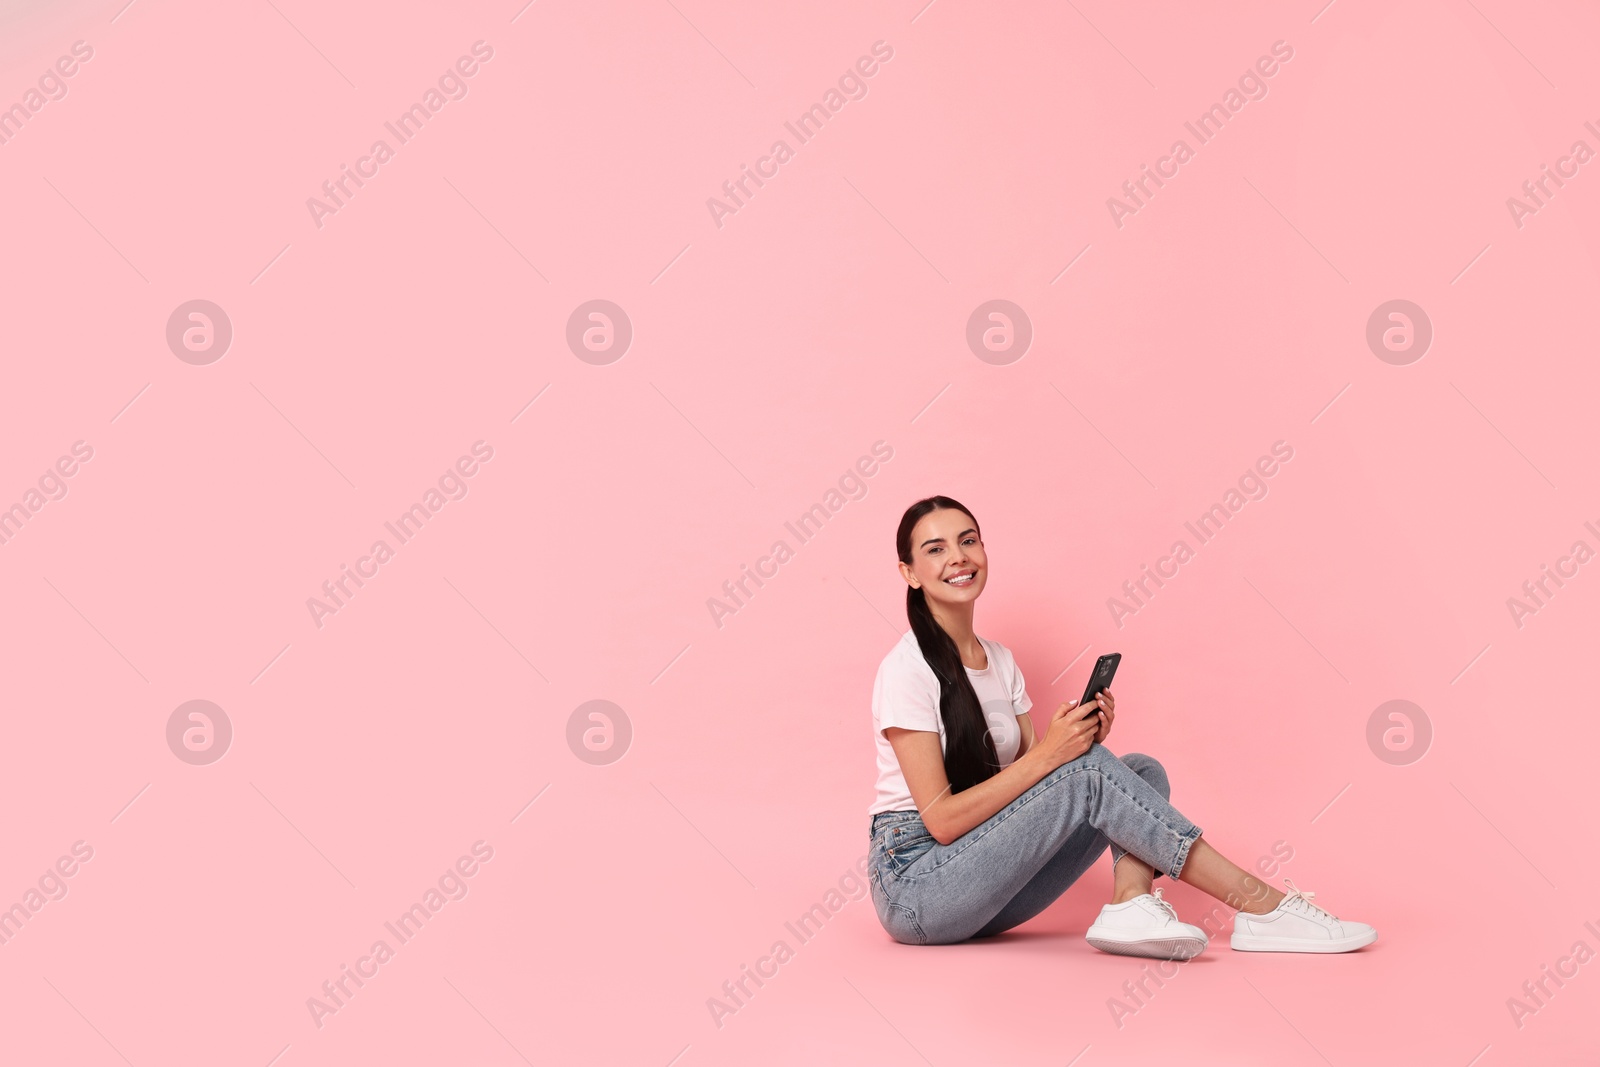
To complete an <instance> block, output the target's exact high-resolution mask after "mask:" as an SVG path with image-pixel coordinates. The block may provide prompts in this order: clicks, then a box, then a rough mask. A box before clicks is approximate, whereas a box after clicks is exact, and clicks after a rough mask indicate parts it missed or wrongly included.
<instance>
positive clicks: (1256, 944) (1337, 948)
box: [1230, 930, 1378, 952]
mask: <svg viewBox="0 0 1600 1067" xmlns="http://www.w3.org/2000/svg"><path fill="white" fill-rule="evenodd" d="M1376 940H1378V931H1376V930H1374V931H1372V932H1371V933H1370V934H1357V935H1355V936H1354V937H1341V938H1339V939H1338V940H1331V941H1310V940H1307V939H1306V938H1303V937H1254V936H1248V935H1247V936H1245V937H1238V936H1235V937H1234V938H1232V940H1231V942H1230V944H1231V946H1232V947H1233V949H1234V950H1235V951H1236V952H1353V951H1355V950H1356V949H1358V948H1362V947H1364V946H1366V945H1370V944H1372V943H1373V942H1374V941H1376Z"/></svg>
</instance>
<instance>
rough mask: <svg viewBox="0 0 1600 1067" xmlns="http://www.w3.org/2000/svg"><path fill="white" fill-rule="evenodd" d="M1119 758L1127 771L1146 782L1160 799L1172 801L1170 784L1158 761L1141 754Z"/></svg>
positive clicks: (1130, 753)
mask: <svg viewBox="0 0 1600 1067" xmlns="http://www.w3.org/2000/svg"><path fill="white" fill-rule="evenodd" d="M1121 758H1122V762H1123V763H1126V764H1127V765H1128V769H1129V770H1131V771H1133V773H1135V774H1137V775H1138V776H1139V777H1140V778H1143V779H1144V780H1145V781H1146V782H1148V783H1149V784H1150V787H1151V788H1152V789H1154V790H1155V791H1156V792H1157V793H1160V794H1161V796H1162V799H1164V800H1171V799H1172V784H1171V783H1170V782H1168V781H1167V769H1166V768H1165V767H1163V766H1161V761H1160V760H1158V759H1156V758H1155V757H1154V756H1147V755H1145V754H1144V753H1143V752H1129V753H1128V754H1127V755H1125V756H1123V757H1121Z"/></svg>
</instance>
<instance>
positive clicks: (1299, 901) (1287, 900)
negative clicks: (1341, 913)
mask: <svg viewBox="0 0 1600 1067" xmlns="http://www.w3.org/2000/svg"><path fill="white" fill-rule="evenodd" d="M1283 884H1284V885H1286V886H1288V887H1289V892H1287V893H1285V894H1284V897H1283V902H1282V903H1281V904H1279V905H1278V907H1280V908H1284V909H1285V910H1298V911H1304V912H1307V913H1309V914H1310V915H1311V917H1312V918H1316V917H1317V916H1318V915H1325V916H1327V917H1328V918H1329V919H1332V920H1333V921H1334V922H1338V921H1339V917H1338V916H1337V915H1335V914H1334V913H1333V912H1331V911H1329V910H1328V909H1327V908H1324V907H1322V906H1321V905H1320V904H1313V903H1312V902H1311V898H1312V897H1314V896H1316V895H1317V894H1316V893H1314V892H1311V891H1309V890H1301V889H1300V888H1299V887H1298V886H1296V885H1295V884H1294V883H1293V882H1291V881H1290V880H1289V879H1287V878H1285V879H1284V880H1283Z"/></svg>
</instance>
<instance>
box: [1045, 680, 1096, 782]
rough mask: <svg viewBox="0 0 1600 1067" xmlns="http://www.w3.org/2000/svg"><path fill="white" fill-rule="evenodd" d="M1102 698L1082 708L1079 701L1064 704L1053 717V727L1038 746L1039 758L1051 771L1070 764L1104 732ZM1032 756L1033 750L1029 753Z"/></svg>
mask: <svg viewBox="0 0 1600 1067" xmlns="http://www.w3.org/2000/svg"><path fill="white" fill-rule="evenodd" d="M1100 708H1101V699H1100V698H1096V699H1094V700H1091V701H1090V702H1089V703H1087V704H1085V705H1083V706H1082V707H1078V702H1077V701H1076V700H1074V701H1071V702H1069V703H1066V704H1063V705H1061V706H1060V707H1059V708H1057V709H1056V712H1055V714H1054V715H1052V716H1050V726H1049V728H1048V729H1047V730H1046V731H1045V735H1044V739H1043V740H1041V741H1040V742H1039V744H1038V751H1039V758H1040V759H1042V760H1044V761H1045V765H1046V766H1048V767H1049V768H1050V769H1051V770H1054V769H1055V768H1057V767H1059V766H1061V765H1062V764H1063V763H1070V762H1072V761H1073V760H1075V759H1077V758H1078V757H1079V756H1081V755H1083V754H1084V753H1085V752H1087V751H1089V746H1090V745H1092V744H1094V741H1095V734H1096V732H1098V730H1099V729H1101V726H1100V718H1099V712H1100ZM1029 754H1030V755H1031V754H1032V750H1029Z"/></svg>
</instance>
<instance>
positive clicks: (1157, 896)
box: [1150, 888, 1180, 922]
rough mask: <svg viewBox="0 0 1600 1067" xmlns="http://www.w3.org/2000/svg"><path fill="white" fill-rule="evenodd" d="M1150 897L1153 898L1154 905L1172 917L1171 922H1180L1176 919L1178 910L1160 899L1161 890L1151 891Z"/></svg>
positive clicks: (1168, 902)
mask: <svg viewBox="0 0 1600 1067" xmlns="http://www.w3.org/2000/svg"><path fill="white" fill-rule="evenodd" d="M1150 895H1151V896H1152V897H1154V898H1155V902H1156V904H1157V905H1158V906H1160V908H1161V909H1162V910H1163V911H1165V912H1166V913H1167V914H1168V915H1170V916H1172V921H1173V922H1179V921H1180V920H1179V918H1178V910H1177V909H1176V908H1174V907H1173V906H1172V904H1171V902H1170V901H1167V900H1164V899H1162V896H1161V890H1160V889H1159V888H1157V889H1154V890H1152V891H1151V893H1150Z"/></svg>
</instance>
